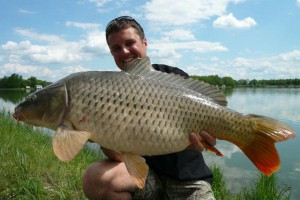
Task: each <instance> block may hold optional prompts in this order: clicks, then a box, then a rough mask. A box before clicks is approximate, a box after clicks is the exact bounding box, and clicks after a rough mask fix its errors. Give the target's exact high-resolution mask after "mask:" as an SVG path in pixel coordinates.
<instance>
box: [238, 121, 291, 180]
mask: <svg viewBox="0 0 300 200" xmlns="http://www.w3.org/2000/svg"><path fill="white" fill-rule="evenodd" d="M246 117H250V118H252V119H254V120H255V131H254V132H253V135H254V140H253V141H252V143H251V144H249V145H247V146H242V145H239V144H238V143H236V145H237V146H239V147H240V148H241V150H242V151H243V152H244V153H245V154H246V156H247V157H248V158H249V159H250V160H251V161H252V162H253V164H254V165H255V166H256V167H257V168H258V169H259V170H260V171H261V172H263V173H264V174H265V175H267V176H269V175H271V174H272V173H274V172H275V171H277V170H278V169H279V168H280V158H279V155H278V152H277V150H276V148H275V142H281V141H285V140H288V139H290V138H293V137H295V136H296V133H295V131H294V130H293V129H291V128H290V127H288V126H287V125H286V124H284V123H282V122H279V121H277V120H275V119H272V118H268V117H263V116H259V115H247V116H246Z"/></svg>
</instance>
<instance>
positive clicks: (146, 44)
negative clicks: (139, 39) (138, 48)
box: [143, 38, 148, 47]
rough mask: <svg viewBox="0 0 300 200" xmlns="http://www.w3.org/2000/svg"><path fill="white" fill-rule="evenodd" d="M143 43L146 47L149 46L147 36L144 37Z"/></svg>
mask: <svg viewBox="0 0 300 200" xmlns="http://www.w3.org/2000/svg"><path fill="white" fill-rule="evenodd" d="M143 44H144V45H145V46H146V47H148V42H147V39H146V38H144V39H143Z"/></svg>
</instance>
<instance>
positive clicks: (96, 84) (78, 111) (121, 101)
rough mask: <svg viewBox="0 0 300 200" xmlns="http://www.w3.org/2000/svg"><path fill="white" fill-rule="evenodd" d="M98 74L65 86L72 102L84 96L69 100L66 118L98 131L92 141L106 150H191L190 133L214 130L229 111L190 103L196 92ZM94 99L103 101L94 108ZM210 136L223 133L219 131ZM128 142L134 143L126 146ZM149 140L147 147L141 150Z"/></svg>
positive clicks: (194, 101) (143, 152)
mask: <svg viewBox="0 0 300 200" xmlns="http://www.w3.org/2000/svg"><path fill="white" fill-rule="evenodd" d="M99 73H101V74H99ZM99 73H96V72H95V73H93V74H90V75H89V79H91V80H90V81H88V80H87V81H84V83H85V84H84V85H82V83H78V81H77V80H76V79H74V80H75V81H73V80H70V82H66V83H67V84H66V85H67V88H68V86H70V88H68V91H69V94H68V95H70V96H71V99H72V96H73V94H76V93H80V92H78V88H80V91H82V93H81V94H79V95H77V99H75V100H71V104H70V105H69V106H70V108H72V109H71V110H70V112H69V114H68V116H72V118H70V121H72V123H73V124H75V127H76V129H79V130H88V131H92V130H97V134H94V136H93V137H92V138H91V140H94V141H101V143H102V144H103V146H104V147H106V148H114V149H115V150H117V151H120V152H124V151H126V152H130V153H134V154H139V155H159V154H162V153H163V154H166V153H171V152H173V151H174V149H175V151H180V150H183V149H184V148H186V147H187V146H188V145H189V140H188V137H187V135H188V133H190V132H192V131H195V132H199V131H200V130H202V129H205V130H210V129H211V128H210V127H215V125H214V123H216V121H217V120H219V119H218V118H220V119H222V118H223V116H218V115H216V112H217V111H219V110H220V109H225V108H222V107H221V106H218V105H215V106H214V107H208V106H206V107H205V104H203V103H201V104H199V103H198V101H197V99H196V98H188V95H193V96H195V94H193V91H188V92H187V91H185V90H183V89H182V88H179V87H178V88H176V90H170V89H169V87H168V86H163V85H160V84H159V83H155V82H147V81H146V80H144V79H142V78H137V77H135V76H123V75H121V76H120V73H111V72H108V73H105V72H103V73H102V72H99ZM78 84H80V86H81V87H78V86H77V85H78ZM126 86H127V87H126ZM126 88H129V89H127V90H126ZM158 88H159V89H158ZM74 96H75V95H74ZM95 96H101V97H103V98H102V101H101V102H100V101H99V100H98V104H97V105H96V104H93V103H90V102H95V98H94V97H95ZM198 98H201V96H200V95H198ZM146 99H148V100H149V99H151V100H150V102H151V104H149V103H146ZM100 100H101V98H100ZM201 100H202V101H203V99H201ZM77 102H81V103H80V104H78V103H77ZM148 102H149V101H148ZM73 103H74V104H73ZM207 104H209V102H207ZM83 105H84V106H83ZM154 105H155V106H154ZM103 108H105V109H103ZM101 109H103V110H101ZM73 112H74V113H73ZM68 116H67V117H68ZM84 116H92V117H89V118H88V120H91V121H86V122H85V123H81V122H80V120H78V119H82V118H83V117H84ZM66 119H67V118H66ZM67 120H68V119H67ZM90 124H93V126H92V127H90ZM111 124H113V125H114V126H111ZM212 131H214V132H215V133H216V134H217V133H219V132H221V133H222V131H221V130H218V129H216V128H214V129H213V130H212ZM244 132H246V131H245V130H244ZM108 133H114V135H113V137H105V135H106V134H108ZM245 135H249V134H245ZM150 136H151V137H150ZM128 138H129V139H130V138H133V139H131V140H129V142H128ZM182 138H184V139H182ZM145 140H147V141H148V143H143V144H144V145H140V143H142V141H145ZM157 141H162V142H163V143H159V142H157ZM178 141H180V142H178Z"/></svg>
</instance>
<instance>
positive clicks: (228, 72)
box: [187, 51, 300, 80]
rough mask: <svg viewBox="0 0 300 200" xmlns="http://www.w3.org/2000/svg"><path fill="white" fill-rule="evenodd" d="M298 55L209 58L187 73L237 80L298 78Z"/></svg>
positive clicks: (292, 52)
mask: <svg viewBox="0 0 300 200" xmlns="http://www.w3.org/2000/svg"><path fill="white" fill-rule="evenodd" d="M298 53H299V52H298V51H291V52H286V53H282V54H278V55H274V56H270V57H260V58H259V57H258V58H245V57H236V58H234V59H232V60H220V59H212V58H210V57H208V58H206V59H205V58H203V59H202V60H201V61H200V62H199V60H197V62H196V64H194V65H190V66H188V67H187V72H188V73H189V74H193V75H212V74H213V75H214V74H217V75H219V76H230V77H232V78H234V79H236V80H239V79H257V80H260V79H286V78H298V75H299V74H300V62H299V60H297V59H299V57H298V56H299V55H298Z"/></svg>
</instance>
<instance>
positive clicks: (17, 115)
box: [12, 113, 24, 121]
mask: <svg viewBox="0 0 300 200" xmlns="http://www.w3.org/2000/svg"><path fill="white" fill-rule="evenodd" d="M12 116H13V118H15V119H16V120H17V121H22V120H24V116H23V115H22V114H21V113H14V114H12Z"/></svg>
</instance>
